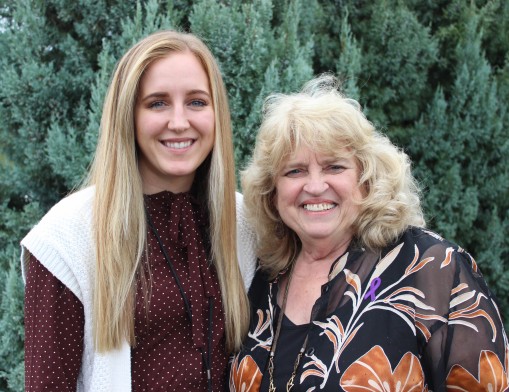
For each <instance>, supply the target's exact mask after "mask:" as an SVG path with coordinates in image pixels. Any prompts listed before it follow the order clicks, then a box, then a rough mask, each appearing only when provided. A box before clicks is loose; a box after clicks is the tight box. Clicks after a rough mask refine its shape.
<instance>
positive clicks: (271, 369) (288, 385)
mask: <svg viewBox="0 0 509 392" xmlns="http://www.w3.org/2000/svg"><path fill="white" fill-rule="evenodd" d="M294 266H295V262H294V263H293V264H292V268H291V269H290V274H289V276H288V282H287V283H286V287H285V293H284V295H283V303H282V304H281V308H280V313H279V317H278V320H277V326H276V332H275V335H274V342H273V343H272V347H271V349H270V354H269V368H268V371H269V392H276V387H275V385H274V356H275V353H276V347H277V343H278V340H279V334H280V333H281V326H282V324H283V316H284V314H285V310H286V302H287V300H288V292H289V290H290V283H291V281H292V276H293V268H294ZM310 325H311V324H310ZM309 329H310V328H308V332H307V333H306V338H305V339H304V343H303V344H302V346H301V348H300V350H299V354H298V355H297V358H295V362H294V364H293V371H292V374H291V375H290V379H289V380H288V382H287V383H286V392H290V391H291V389H292V388H293V386H294V380H295V376H296V375H297V369H298V368H299V364H300V360H301V358H302V355H303V354H304V351H305V350H306V347H307V343H308V338H309Z"/></svg>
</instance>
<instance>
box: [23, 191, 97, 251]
mask: <svg viewBox="0 0 509 392" xmlns="http://www.w3.org/2000/svg"><path fill="white" fill-rule="evenodd" d="M94 194H95V192H94V188H93V187H89V188H85V189H83V190H81V191H78V192H75V193H73V194H71V195H69V196H67V197H65V198H64V199H62V200H60V201H59V202H58V203H57V204H55V205H54V206H53V207H52V208H51V209H50V210H49V211H48V212H47V213H46V215H44V217H43V218H42V219H41V220H40V221H39V222H38V223H37V224H36V225H35V226H34V227H33V228H32V230H31V231H30V233H29V234H28V235H27V237H25V239H23V241H22V242H24V241H28V239H29V238H30V237H31V234H32V235H33V234H34V233H35V234H37V235H42V236H49V235H52V234H58V233H61V235H63V236H64V237H67V236H68V235H71V234H72V233H73V232H74V231H76V229H77V228H79V229H83V225H86V226H89V225H88V223H89V222H90V221H91V218H92V204H93V199H94Z"/></svg>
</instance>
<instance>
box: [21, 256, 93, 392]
mask: <svg viewBox="0 0 509 392" xmlns="http://www.w3.org/2000/svg"><path fill="white" fill-rule="evenodd" d="M83 333H84V312H83V305H82V304H81V302H80V301H79V300H78V298H77V297H76V296H75V295H74V294H73V293H72V292H71V291H70V290H69V289H68V288H67V287H66V286H64V285H63V284H62V282H60V281H59V280H58V279H57V278H56V277H55V276H53V275H52V274H51V273H50V272H49V271H48V270H47V269H46V268H45V267H44V266H43V265H42V264H41V263H40V262H39V261H38V260H37V259H36V258H35V257H34V256H33V255H30V261H29V264H28V271H27V275H26V288H25V391H27V392H38V391H57V390H58V391H75V390H76V386H77V379H78V375H79V371H80V368H81V361H82V354H83Z"/></svg>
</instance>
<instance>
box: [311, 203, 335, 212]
mask: <svg viewBox="0 0 509 392" xmlns="http://www.w3.org/2000/svg"><path fill="white" fill-rule="evenodd" d="M334 206H335V204H330V203H320V204H304V209H305V210H308V211H326V210H330V209H331V208H334Z"/></svg>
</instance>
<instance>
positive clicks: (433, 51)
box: [0, 0, 509, 391]
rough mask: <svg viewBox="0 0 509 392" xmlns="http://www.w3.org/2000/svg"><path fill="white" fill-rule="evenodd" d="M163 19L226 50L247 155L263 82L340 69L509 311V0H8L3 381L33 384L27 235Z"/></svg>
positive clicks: (3, 11)
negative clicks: (118, 76) (24, 265)
mask: <svg viewBox="0 0 509 392" xmlns="http://www.w3.org/2000/svg"><path fill="white" fill-rule="evenodd" d="M161 28H179V29H184V30H190V31H192V32H194V33H196V34H199V35H200V36H201V37H203V38H204V39H205V40H206V42H207V43H208V44H209V46H210V47H211V49H212V51H213V52H214V53H215V55H216V56H217V58H218V60H219V63H220V65H221V69H222V72H223V74H224V77H225V81H226V84H227V87H228V91H229V97H230V104H231V111H232V116H233V123H234V132H235V151H236V159H237V164H238V167H242V166H243V165H244V164H245V162H246V160H247V159H248V157H249V155H250V152H251V150H252V147H253V141H254V138H255V135H256V129H257V125H258V123H259V119H260V105H261V102H262V99H263V97H264V96H266V95H267V94H268V93H270V92H273V91H295V90H296V89H298V88H299V87H300V86H301V85H302V83H303V82H304V81H306V80H308V79H309V78H311V77H312V76H313V75H314V74H318V73H321V72H324V71H328V72H333V73H336V74H337V75H338V76H339V77H340V78H341V79H342V80H344V89H345V91H346V92H347V93H348V94H349V95H350V96H353V97H355V98H356V99H358V100H359V101H360V102H361V104H362V105H363V106H364V108H365V109H366V111H367V114H368V117H369V118H370V119H371V120H372V121H373V122H374V123H375V124H376V125H377V126H378V127H380V128H381V129H382V130H383V131H384V132H385V133H387V134H388V135H389V136H390V137H391V138H392V139H393V140H394V141H395V142H396V143H397V144H398V145H400V146H402V147H404V148H405V150H406V151H407V152H408V153H409V154H410V156H411V157H412V158H413V160H414V163H415V173H416V175H417V177H418V178H419V180H420V181H421V183H422V185H423V187H424V204H425V208H426V213H427V218H428V221H429V227H431V228H432V229H434V230H437V231H439V232H440V233H442V234H443V235H444V236H446V237H448V238H450V239H452V240H454V241H456V242H458V243H459V244H461V245H462V246H463V247H465V248H466V249H468V250H469V251H470V252H471V253H472V254H473V255H474V256H475V257H476V259H477V261H478V263H479V265H480V268H481V270H482V271H483V273H484V275H485V277H486V279H487V280H488V282H489V285H490V287H491V288H492V289H493V290H494V291H495V292H496V294H497V296H498V299H499V301H500V305H501V311H502V313H503V316H504V318H505V320H506V326H509V323H508V322H509V296H508V292H509V257H508V256H509V239H508V238H507V234H508V233H509V231H508V226H509V216H508V210H509V192H508V187H509V159H508V152H509V112H508V107H509V106H508V102H509V2H507V1H504V0H493V1H488V0H471V1H466V0H450V1H445V0H406V1H403V0H401V1H397V0H378V1H361V0H336V1H332V0H331V1H318V0H249V1H240V0H231V1H226V0H223V1H219V0H198V1H191V0H175V1H155V0H150V1H143V2H142V1H140V2H139V3H138V4H136V3H134V2H131V1H124V0H122V1H119V0H95V1H93V2H91V1H88V0H74V1H67V0H45V1H42V0H39V1H37V0H30V1H29V0H0V53H1V54H2V55H1V56H0V86H1V88H0V140H1V144H0V167H1V168H0V211H1V217H2V219H1V220H0V292H1V297H0V309H1V310H0V331H1V334H0V390H2V391H22V390H23V284H22V281H21V278H20V271H19V245H18V244H19V241H20V239H21V238H22V237H23V236H24V234H25V233H26V232H27V231H28V230H29V229H30V227H31V226H32V225H33V224H34V223H35V222H37V220H38V219H39V218H40V217H41V216H42V215H43V214H44V213H45V212H46V211H47V210H48V209H49V208H50V207H51V205H52V204H54V203H55V202H56V201H57V200H59V199H60V198H62V197H63V196H64V195H65V194H66V193H67V192H68V191H69V190H70V189H71V188H72V187H73V186H75V185H76V184H77V183H79V181H80V179H81V178H82V176H83V174H84V172H85V171H86V169H87V165H88V164H89V162H90V158H91V154H92V152H93V150H94V146H95V142H96V138H97V131H98V127H99V118H100V113H101V105H102V100H103V96H104V93H105V90H106V86H107V84H108V81H109V78H110V75H111V72H112V70H113V67H114V65H115V62H116V61H117V60H118V58H119V56H120V55H121V54H122V53H123V52H124V50H125V49H126V48H127V47H129V46H130V45H132V44H133V43H134V42H135V41H137V40H138V39H139V38H140V37H142V36H145V35H146V34H148V33H151V32H153V31H155V30H159V29H161Z"/></svg>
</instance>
